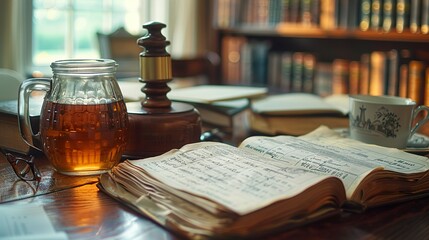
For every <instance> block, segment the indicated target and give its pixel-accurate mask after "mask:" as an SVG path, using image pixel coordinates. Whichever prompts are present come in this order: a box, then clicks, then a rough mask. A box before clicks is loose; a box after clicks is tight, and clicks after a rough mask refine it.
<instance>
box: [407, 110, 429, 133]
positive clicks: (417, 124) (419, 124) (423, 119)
mask: <svg viewBox="0 0 429 240" xmlns="http://www.w3.org/2000/svg"><path fill="white" fill-rule="evenodd" d="M421 111H425V112H426V114H425V116H424V117H423V118H422V119H420V120H419V121H418V122H417V123H416V124H415V125H414V127H413V128H412V129H411V133H410V138H411V136H413V135H414V133H416V132H417V130H418V129H419V128H420V127H421V126H423V125H424V124H425V123H426V122H427V121H429V107H427V106H425V105H420V106H418V107H417V108H416V109H415V110H414V113H413V119H416V117H417V115H418V114H419V113H420V112H421Z"/></svg>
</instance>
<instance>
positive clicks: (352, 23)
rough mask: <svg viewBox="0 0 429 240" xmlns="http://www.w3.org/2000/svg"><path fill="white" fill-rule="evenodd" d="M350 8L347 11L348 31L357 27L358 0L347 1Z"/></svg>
mask: <svg viewBox="0 0 429 240" xmlns="http://www.w3.org/2000/svg"><path fill="white" fill-rule="evenodd" d="M349 1H350V4H349V5H350V7H349V9H348V18H349V19H348V29H351V30H353V29H355V28H357V27H358V26H359V14H360V8H359V3H360V0H349Z"/></svg>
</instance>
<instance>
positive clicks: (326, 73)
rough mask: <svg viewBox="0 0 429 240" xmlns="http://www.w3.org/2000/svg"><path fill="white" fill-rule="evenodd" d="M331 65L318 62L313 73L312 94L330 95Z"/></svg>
mask: <svg viewBox="0 0 429 240" xmlns="http://www.w3.org/2000/svg"><path fill="white" fill-rule="evenodd" d="M332 78H333V71H332V63H330V62H329V63H328V62H318V63H317V64H316V67H315V73H314V93H315V94H316V95H319V96H329V95H331V94H332Z"/></svg>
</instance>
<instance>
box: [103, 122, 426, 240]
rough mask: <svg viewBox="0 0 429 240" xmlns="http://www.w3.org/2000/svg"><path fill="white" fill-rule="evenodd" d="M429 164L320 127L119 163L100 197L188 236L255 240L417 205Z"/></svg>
mask: <svg viewBox="0 0 429 240" xmlns="http://www.w3.org/2000/svg"><path fill="white" fill-rule="evenodd" d="M428 169H429V159H428V158H427V157H423V156H418V155H413V154H409V153H405V152H402V151H400V150H397V149H392V148H385V147H379V146H375V145H369V144H364V143H361V142H358V141H355V140H351V139H347V138H343V137H341V136H340V135H339V134H338V133H337V132H335V131H333V130H330V129H329V128H327V127H324V126H322V127H320V128H318V129H317V130H315V131H313V132H312V133H310V134H307V135H305V136H302V137H291V136H276V137H259V136H254V137H250V138H248V139H246V140H244V141H243V142H242V144H241V145H240V146H239V147H238V148H237V147H233V146H230V145H227V144H223V143H214V142H200V143H194V144H188V145H186V146H184V147H182V148H181V149H179V150H172V151H170V152H167V153H165V154H163V155H161V156H157V157H152V158H147V159H142V160H134V161H125V162H123V163H120V164H119V165H117V166H116V167H114V168H113V169H112V171H111V172H109V173H106V174H103V175H101V177H100V182H99V184H98V186H99V188H100V189H101V190H103V191H105V192H106V193H108V194H109V195H111V196H112V197H114V198H116V199H118V200H120V201H121V202H124V203H126V204H127V205H129V206H130V207H132V208H133V209H135V210H137V211H139V212H140V213H143V214H144V215H146V216H147V217H149V218H151V219H153V220H154V221H156V222H157V223H159V224H160V225H163V226H165V227H166V228H168V229H170V230H173V231H176V232H178V233H181V234H183V235H185V236H188V237H197V236H198V237H236V236H238V237H241V236H249V235H251V236H253V237H254V236H257V235H258V234H264V233H267V232H272V231H275V230H276V229H279V228H281V229H282V230H284V229H287V228H290V227H294V226H297V225H302V224H304V223H308V222H311V221H316V220H319V219H321V218H325V217H328V216H331V215H333V214H338V213H339V212H340V211H341V209H343V208H344V207H345V206H353V207H356V206H359V207H360V208H361V209H365V208H367V207H374V206H379V205H383V204H388V203H392V202H396V201H404V200H407V199H410V198H416V197H421V196H423V195H424V194H427V193H428V192H429V175H428Z"/></svg>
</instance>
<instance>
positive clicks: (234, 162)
mask: <svg viewBox="0 0 429 240" xmlns="http://www.w3.org/2000/svg"><path fill="white" fill-rule="evenodd" d="M130 162H131V163H132V164H133V165H135V166H138V167H141V168H144V170H145V171H147V172H148V173H149V174H150V175H151V176H153V177H154V178H156V179H157V180H159V181H161V182H163V183H165V184H166V185H170V186H171V187H173V188H176V189H179V190H183V191H187V192H190V193H193V194H196V195H199V196H203V197H207V198H209V199H212V200H213V201H215V202H218V203H219V204H222V205H223V206H225V207H227V208H229V209H231V210H233V211H234V212H236V213H238V214H246V213H250V212H252V211H254V210H257V209H259V208H262V207H264V206H267V205H269V204H271V203H273V202H275V201H278V200H280V199H284V198H288V197H292V196H294V195H296V194H298V193H300V192H302V191H303V190H304V189H306V188H308V187H309V186H311V185H313V184H315V183H317V182H319V181H321V180H322V179H325V178H326V176H322V175H320V174H318V173H311V172H309V171H307V170H305V169H302V168H301V169H300V168H295V167H289V166H287V165H286V164H284V163H283V162H282V161H279V160H275V159H268V158H267V159H264V160H261V157H260V156H257V155H255V154H252V153H249V152H246V151H243V150H240V149H237V148H236V147H233V146H230V145H227V144H222V143H210V142H205V143H197V144H191V145H187V146H185V147H184V148H182V149H181V150H176V151H172V152H169V153H167V154H164V155H161V156H158V157H153V158H149V159H144V160H134V161H130ZM231 193H233V194H231Z"/></svg>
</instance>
